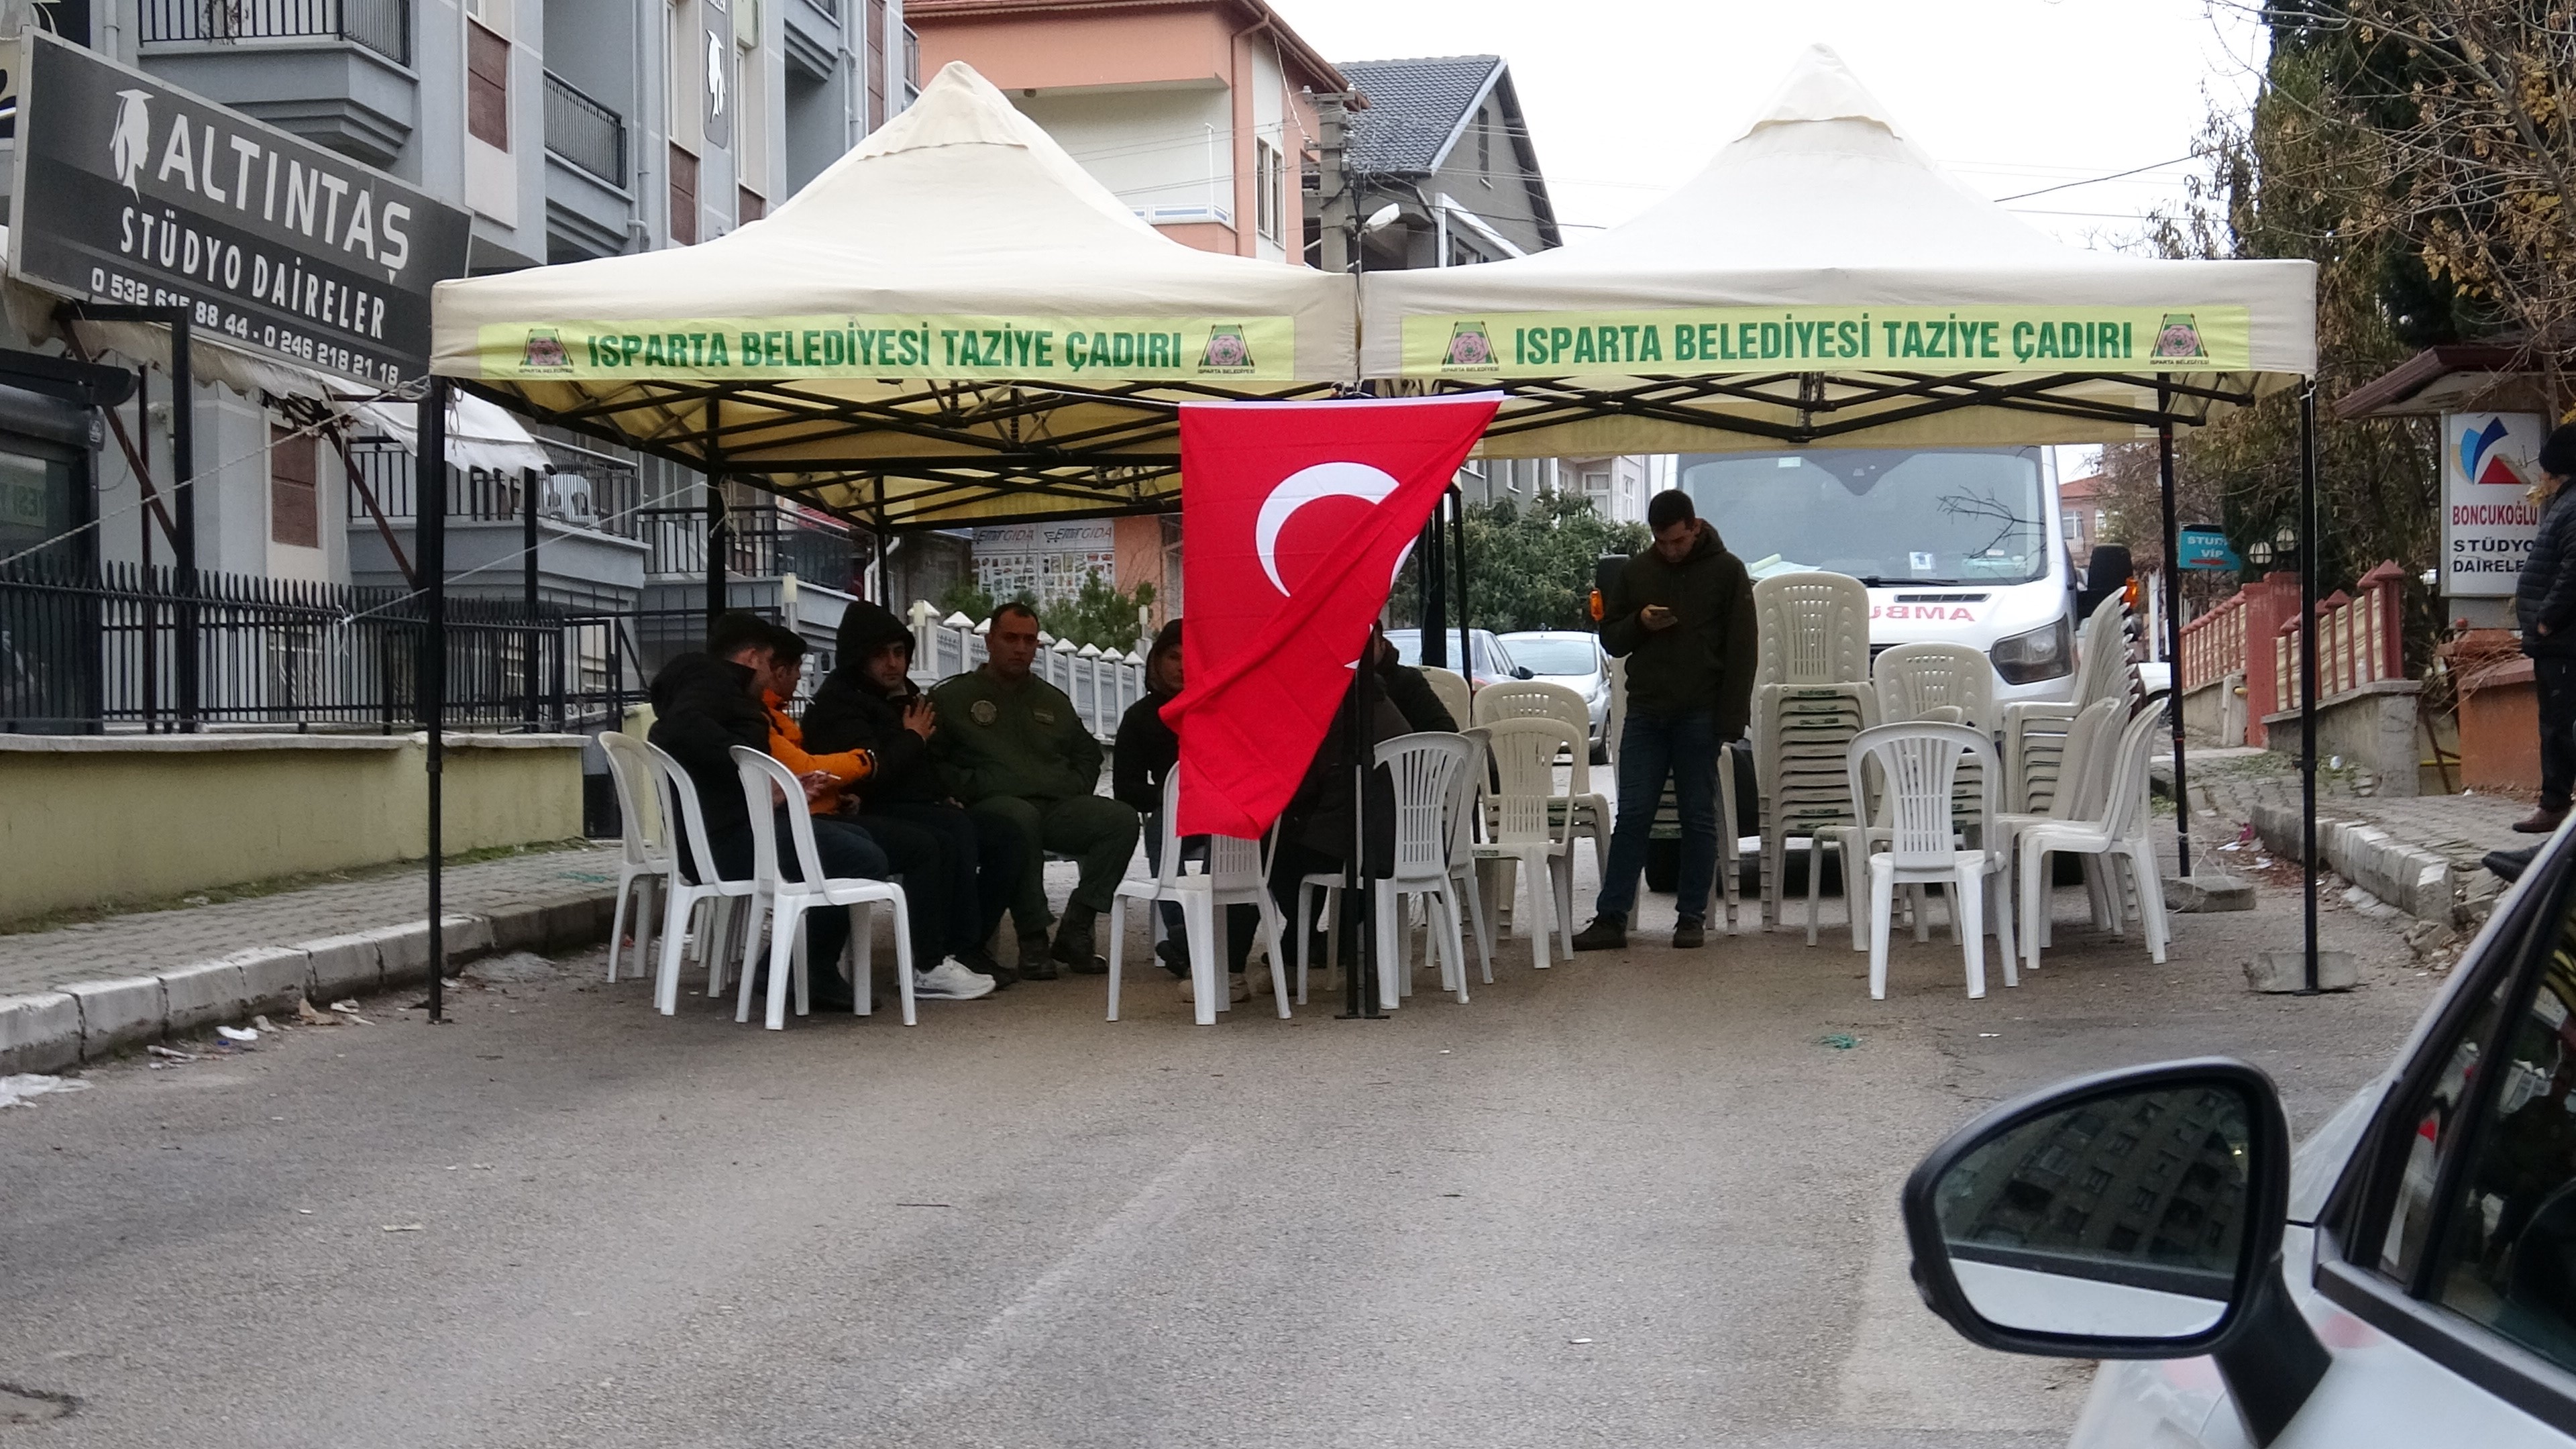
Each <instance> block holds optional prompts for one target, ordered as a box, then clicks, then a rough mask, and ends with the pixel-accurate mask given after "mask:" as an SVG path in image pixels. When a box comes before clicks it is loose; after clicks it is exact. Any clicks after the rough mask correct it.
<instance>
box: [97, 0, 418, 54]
mask: <svg viewBox="0 0 2576 1449" xmlns="http://www.w3.org/2000/svg"><path fill="white" fill-rule="evenodd" d="M141 21H142V28H143V43H144V44H146V45H151V44H156V43H159V42H163V41H225V40H295V39H315V38H330V39H335V40H346V41H351V42H354V43H356V44H358V45H363V46H365V47H366V48H367V49H369V50H372V51H374V52H376V53H377V54H378V55H381V56H384V57H385V58H387V59H389V60H391V61H393V62H394V63H395V64H397V65H409V64H411V0H142V5H141Z"/></svg>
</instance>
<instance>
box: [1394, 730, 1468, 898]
mask: <svg viewBox="0 0 2576 1449" xmlns="http://www.w3.org/2000/svg"><path fill="white" fill-rule="evenodd" d="M1474 753H1475V747H1474V746H1472V745H1470V744H1468V743H1467V741H1466V739H1465V738H1464V737H1463V736H1460V735H1454V734H1443V733H1439V732H1436V731H1433V732H1425V733H1421V734H1410V735H1398V736H1396V737H1395V738H1394V739H1391V740H1388V741H1386V742H1385V743H1384V744H1381V745H1379V746H1378V747H1377V762H1378V763H1379V764H1380V765H1382V766H1385V767H1386V769H1387V772H1388V773H1389V774H1391V775H1393V776H1394V777H1395V879H1397V880H1436V879H1439V878H1441V877H1443V876H1446V875H1448V874H1449V869H1450V853H1451V840H1450V836H1451V830H1450V826H1451V825H1452V823H1453V822H1454V819H1455V815H1456V804H1457V797H1458V788H1457V787H1458V782H1459V780H1460V778H1461V777H1462V776H1464V775H1465V773H1466V767H1467V761H1468V760H1469V758H1471V757H1472V756H1473V755H1474Z"/></svg>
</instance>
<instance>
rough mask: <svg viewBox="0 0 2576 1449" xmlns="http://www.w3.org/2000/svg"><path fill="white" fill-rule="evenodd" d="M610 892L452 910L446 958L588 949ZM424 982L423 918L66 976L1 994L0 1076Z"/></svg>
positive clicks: (611, 907)
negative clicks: (143, 969) (149, 969)
mask: <svg viewBox="0 0 2576 1449" xmlns="http://www.w3.org/2000/svg"><path fill="white" fill-rule="evenodd" d="M615 906H616V901H615V892H614V891H613V890H612V889H611V888H608V887H605V886H603V887H601V888H599V889H598V890H596V891H588V892H584V893H582V894H579V895H573V896H559V897H556V898H555V899H552V900H547V901H540V902H536V903H533V904H529V905H519V906H511V907H508V908H506V909H503V910H498V911H492V912H489V913H487V914H482V915H463V914H460V915H452V916H448V917H446V918H445V920H444V922H443V923H442V924H443V925H444V926H445V928H446V938H447V939H446V947H447V963H448V967H449V969H450V970H451V971H452V970H454V969H455V968H456V967H457V966H458V965H460V964H462V963H464V962H467V961H471V960H474V959H476V958H477V957H481V956H489V955H492V954H494V953H495V952H499V951H544V950H560V949H564V948H568V947H578V946H589V945H594V944H596V943H598V942H600V941H603V940H605V939H607V937H608V928H609V925H610V923H611V921H612V920H613V918H614V915H615ZM428 979H429V923H428V922H427V921H413V922H409V923H406V924H404V925H400V926H383V927H379V928H377V929H375V930H370V931H359V932H355V933H353V934H349V935H343V936H324V937H320V938H318V939H315V940H311V941H303V942H298V943H295V944H293V945H286V946H254V947H250V948H248V949H245V950H240V951H235V952H232V953H231V954H229V955H225V956H220V957H216V958H214V959H212V960H207V961H193V962H190V963H188V964H187V965H184V966H173V967H171V968H169V969H168V970H166V971H157V972H154V973H152V974H150V975H148V976H130V977H122V978H116V979H111V980H100V981H70V982H62V983H59V984H57V985H56V986H55V987H54V988H53V989H52V990H50V991H39V992H30V993H27V994H25V995H19V996H0V1076H5V1075H7V1074H9V1073H12V1072H49V1071H55V1070H58V1069H60V1068H62V1067H67V1066H71V1065H74V1064H75V1063H79V1062H95V1061H99V1060H101V1059H103V1058H106V1057H109V1056H112V1055H114V1054H115V1053H117V1052H121V1051H127V1050H131V1049H132V1048H134V1047H138V1046H141V1045H143V1044H144V1043H146V1042H151V1041H157V1040H159V1039H160V1038H162V1037H164V1036H167V1035H170V1034H171V1033H173V1032H185V1031H194V1030H198V1029H201V1028H204V1027H209V1026H218V1025H226V1024H230V1023H233V1022H239V1021H246V1020H248V1019H249V1018H251V1017H253V1016H257V1015H260V1014H263V1013H266V1012H272V1011H291V1010H293V1009H294V1006H295V1003H296V1001H297V999H298V998H305V999H309V1000H313V1001H316V1002H326V1003H327V1002H331V1001H336V1000H339V999H341V998H343V997H351V996H364V995H367V994H369V993H372V992H378V991H383V990H387V989H389V988H392V987H397V986H410V985H415V984H418V983H421V982H425V981H427V980H428Z"/></svg>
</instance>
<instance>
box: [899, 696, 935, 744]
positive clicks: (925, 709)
mask: <svg viewBox="0 0 2576 1449" xmlns="http://www.w3.org/2000/svg"><path fill="white" fill-rule="evenodd" d="M903 727H904V728H905V729H908V730H910V731H912V732H913V733H914V734H917V735H919V736H921V737H922V738H923V739H925V740H926V739H928V738H930V733H931V731H933V730H935V729H937V728H939V711H937V710H935V709H932V708H931V707H930V698H929V696H927V695H921V696H917V697H915V698H914V699H913V701H912V703H910V704H907V705H905V706H904V707H903Z"/></svg>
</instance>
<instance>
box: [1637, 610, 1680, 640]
mask: <svg viewBox="0 0 2576 1449" xmlns="http://www.w3.org/2000/svg"><path fill="white" fill-rule="evenodd" d="M1637 622H1638V623H1640V624H1643V625H1645V626H1646V627H1647V628H1648V629H1651V630H1653V631H1655V632H1657V633H1661V632H1663V631H1664V630H1666V629H1669V628H1671V627H1673V626H1674V625H1675V624H1678V623H1680V622H1681V616H1680V615H1678V614H1675V613H1674V612H1673V611H1672V610H1670V609H1667V608H1665V607H1664V606H1663V605H1661V604H1648V605H1647V606H1646V607H1644V608H1642V609H1639V610H1638V611H1637Z"/></svg>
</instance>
